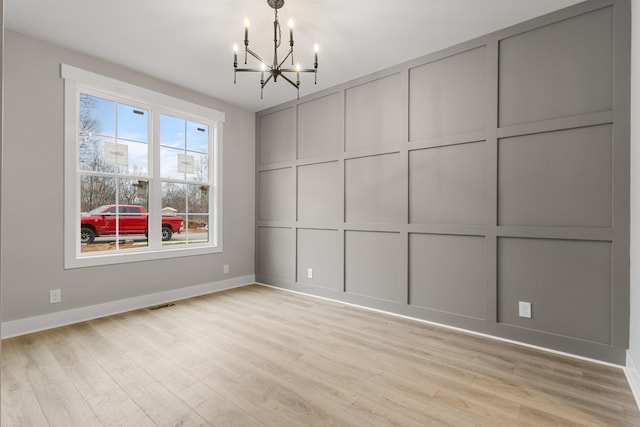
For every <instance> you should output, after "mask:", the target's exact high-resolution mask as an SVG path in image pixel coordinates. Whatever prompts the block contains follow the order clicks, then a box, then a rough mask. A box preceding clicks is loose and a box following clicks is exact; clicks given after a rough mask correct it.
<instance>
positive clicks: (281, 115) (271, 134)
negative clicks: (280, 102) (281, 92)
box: [258, 108, 295, 165]
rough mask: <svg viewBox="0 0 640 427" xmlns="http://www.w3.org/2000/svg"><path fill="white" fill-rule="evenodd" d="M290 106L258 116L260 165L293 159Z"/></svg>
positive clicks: (293, 147)
mask: <svg viewBox="0 0 640 427" xmlns="http://www.w3.org/2000/svg"><path fill="white" fill-rule="evenodd" d="M293 125H294V123H293V114H292V109H291V108H285V109H284V110H280V111H276V112H274V113H269V114H265V115H264V116H260V117H259V118H258V132H259V136H258V159H259V162H260V164H261V165H266V164H269V163H278V162H286V161H290V160H294V159H295V155H294V154H295V145H294V143H293V136H294V133H293Z"/></svg>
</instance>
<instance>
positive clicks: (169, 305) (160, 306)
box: [149, 302, 175, 310]
mask: <svg viewBox="0 0 640 427" xmlns="http://www.w3.org/2000/svg"><path fill="white" fill-rule="evenodd" d="M174 305H175V304H174V303H172V302H168V303H166V304H161V305H156V306H155V307H151V308H150V309H149V310H159V309H161V308H167V307H173V306H174Z"/></svg>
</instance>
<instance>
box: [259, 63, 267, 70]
mask: <svg viewBox="0 0 640 427" xmlns="http://www.w3.org/2000/svg"><path fill="white" fill-rule="evenodd" d="M260 69H261V70H262V71H264V70H266V69H267V66H266V65H265V63H264V62H263V63H262V64H260Z"/></svg>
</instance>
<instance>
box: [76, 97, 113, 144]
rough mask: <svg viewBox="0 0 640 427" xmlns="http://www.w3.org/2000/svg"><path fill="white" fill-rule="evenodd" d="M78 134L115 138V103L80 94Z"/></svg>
mask: <svg viewBox="0 0 640 427" xmlns="http://www.w3.org/2000/svg"><path fill="white" fill-rule="evenodd" d="M79 119H80V123H79V128H80V134H81V135H86V134H91V135H104V136H115V134H116V133H115V129H116V103H115V102H113V101H109V100H107V99H102V98H98V97H96V96H91V95H86V94H84V93H81V94H80V117H79Z"/></svg>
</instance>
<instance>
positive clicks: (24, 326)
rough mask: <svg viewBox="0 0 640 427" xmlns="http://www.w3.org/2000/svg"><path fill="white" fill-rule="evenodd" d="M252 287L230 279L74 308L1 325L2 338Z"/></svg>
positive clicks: (247, 278) (249, 279) (242, 279)
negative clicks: (228, 290) (213, 293)
mask: <svg viewBox="0 0 640 427" xmlns="http://www.w3.org/2000/svg"><path fill="white" fill-rule="evenodd" d="M251 283H255V275H249V276H241V277H234V278H232V279H227V280H221V281H218V282H211V283H205V284H202V285H196V286H190V287H187V288H179V289H172V290H170V291H164V292H157V293H154V294H148V295H141V296H139V297H134V298H127V299H123V300H118V301H111V302H107V303H104V304H96V305H92V306H87V307H80V308H74V309H71V310H65V311H59V312H56V313H51V314H43V315H41V316H34V317H27V318H25V319H18V320H10V321H8V322H2V333H1V336H2V338H11V337H16V336H19V335H25V334H29V333H32V332H38V331H43V330H46V329H51V328H57V327H59V326H64V325H70V324H72V323H78V322H83V321H85V320H91V319H97V318H99V317H105V316H110V315H112V314H118V313H124V312H126V311H131V310H137V309H139V308H145V307H150V306H154V305H159V304H164V303H168V302H172V301H177V300H181V299H185V298H191V297H196V296H199V295H205V294H210V293H212V292H218V291H223V290H226V289H232V288H238V287H241V286H245V285H248V284H251Z"/></svg>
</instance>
